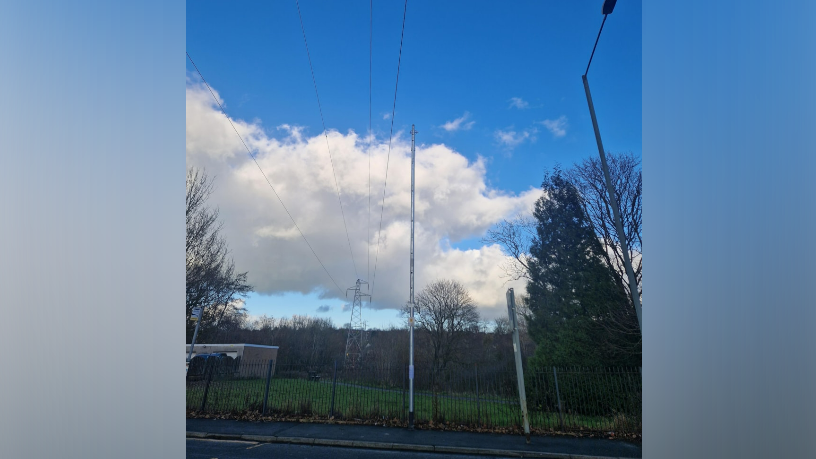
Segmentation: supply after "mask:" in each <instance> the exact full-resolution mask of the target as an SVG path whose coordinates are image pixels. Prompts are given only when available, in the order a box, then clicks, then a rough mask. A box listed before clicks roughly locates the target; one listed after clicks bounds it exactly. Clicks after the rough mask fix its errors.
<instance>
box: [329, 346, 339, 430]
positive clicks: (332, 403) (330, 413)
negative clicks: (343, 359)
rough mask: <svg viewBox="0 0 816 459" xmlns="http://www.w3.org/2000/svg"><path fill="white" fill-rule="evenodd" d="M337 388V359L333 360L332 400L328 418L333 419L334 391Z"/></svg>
mask: <svg viewBox="0 0 816 459" xmlns="http://www.w3.org/2000/svg"><path fill="white" fill-rule="evenodd" d="M336 386H337V359H334V375H333V376H332V399H331V409H330V410H329V418H333V417H334V389H335V387H336Z"/></svg>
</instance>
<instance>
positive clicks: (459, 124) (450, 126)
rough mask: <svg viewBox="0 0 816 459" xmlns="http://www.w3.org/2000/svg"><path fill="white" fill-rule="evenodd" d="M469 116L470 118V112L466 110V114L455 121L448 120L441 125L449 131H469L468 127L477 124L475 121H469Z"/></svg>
mask: <svg viewBox="0 0 816 459" xmlns="http://www.w3.org/2000/svg"><path fill="white" fill-rule="evenodd" d="M468 118H470V113H468V112H465V114H464V115H462V116H461V117H459V118H456V119H455V120H453V121H448V122H447V123H445V124H443V125H442V126H440V127H441V128H442V129H444V130H446V131H448V132H456V131H459V130H463V131H467V130H468V129H470V128H472V127H473V125H474V124H476V122H475V121H467V119H468ZM466 121H467V122H466Z"/></svg>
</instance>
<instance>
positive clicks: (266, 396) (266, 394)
mask: <svg viewBox="0 0 816 459" xmlns="http://www.w3.org/2000/svg"><path fill="white" fill-rule="evenodd" d="M274 365H275V361H274V360H270V361H269V367H268V368H267V369H266V390H264V402H263V410H262V411H261V414H263V415H264V416H266V407H267V403H268V402H269V383H270V382H271V381H272V367H273V366H274Z"/></svg>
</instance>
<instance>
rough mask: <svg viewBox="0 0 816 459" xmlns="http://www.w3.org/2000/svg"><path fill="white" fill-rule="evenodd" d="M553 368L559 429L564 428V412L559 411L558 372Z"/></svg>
mask: <svg viewBox="0 0 816 459" xmlns="http://www.w3.org/2000/svg"><path fill="white" fill-rule="evenodd" d="M552 368H553V377H554V378H555V397H556V399H557V400H558V422H559V423H560V424H561V430H562V431H563V430H564V413H563V412H562V411H561V393H560V392H558V373H556V371H555V367H552Z"/></svg>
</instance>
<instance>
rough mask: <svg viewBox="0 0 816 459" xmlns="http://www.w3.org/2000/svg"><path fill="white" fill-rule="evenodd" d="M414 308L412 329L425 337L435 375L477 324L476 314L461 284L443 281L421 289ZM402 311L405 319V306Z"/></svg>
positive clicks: (442, 368)
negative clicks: (415, 329) (414, 321)
mask: <svg viewBox="0 0 816 459" xmlns="http://www.w3.org/2000/svg"><path fill="white" fill-rule="evenodd" d="M415 306H416V308H415V313H414V317H415V320H416V328H417V329H419V330H420V331H421V332H422V333H424V334H426V335H427V337H428V340H429V342H430V344H431V351H432V370H433V372H434V373H438V372H440V371H442V370H444V369H445V367H446V366H447V365H448V364H449V363H451V362H452V361H454V360H455V359H456V358H457V357H458V355H459V353H460V352H461V350H462V349H461V347H462V346H461V344H462V342H463V339H462V338H463V336H464V335H465V334H466V333H468V332H469V331H471V330H473V329H474V327H478V325H479V313H478V311H477V310H476V306H475V305H474V304H473V300H472V299H471V298H470V295H469V294H468V292H467V290H466V289H465V287H463V286H462V284H460V283H459V282H456V281H452V280H444V279H443V280H437V281H435V282H432V283H431V284H428V285H427V286H426V287H425V288H424V289H422V291H421V292H419V293H418V294H417V296H416V298H415ZM402 312H403V314H404V315H406V316H407V315H408V314H409V309H408V307H407V306H406V307H405V308H404V309H403V311H402Z"/></svg>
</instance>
